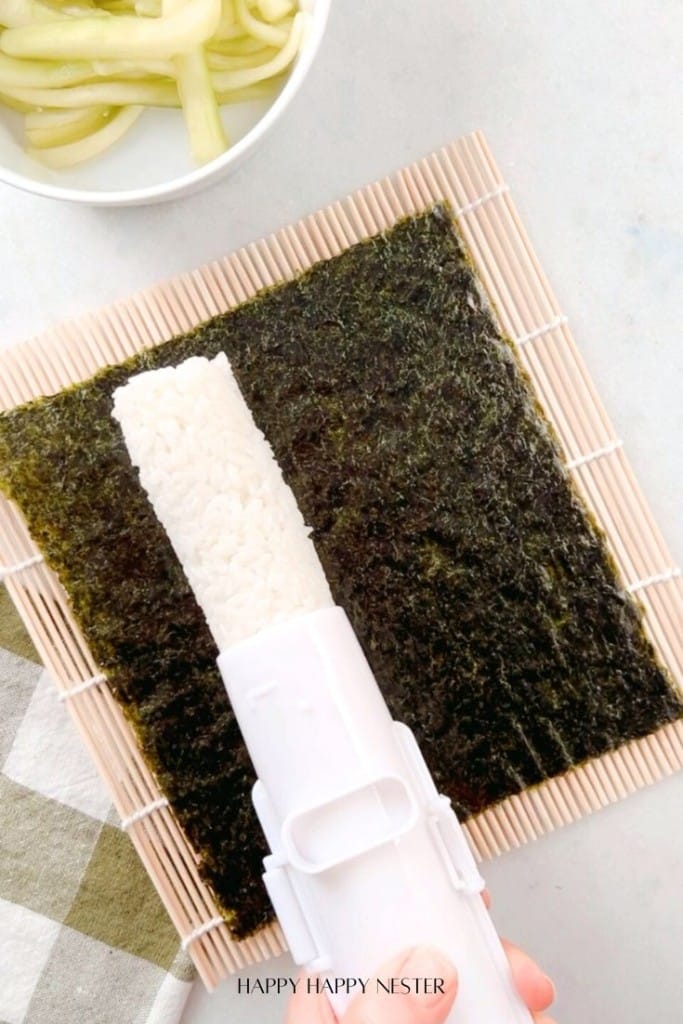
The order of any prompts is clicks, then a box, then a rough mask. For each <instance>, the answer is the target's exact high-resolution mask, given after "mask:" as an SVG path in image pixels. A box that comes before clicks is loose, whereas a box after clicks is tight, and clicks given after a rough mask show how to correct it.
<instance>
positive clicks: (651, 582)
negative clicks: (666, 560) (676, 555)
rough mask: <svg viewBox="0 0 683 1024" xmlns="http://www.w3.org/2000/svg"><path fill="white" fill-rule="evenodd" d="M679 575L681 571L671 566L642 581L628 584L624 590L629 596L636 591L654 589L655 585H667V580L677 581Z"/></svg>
mask: <svg viewBox="0 0 683 1024" xmlns="http://www.w3.org/2000/svg"><path fill="white" fill-rule="evenodd" d="M680 575H681V570H680V569H679V568H678V567H677V566H672V567H671V568H670V569H664V570H663V571H662V572H658V573H655V574H654V576H646V577H645V578H644V579H642V580H636V581H635V583H629V585H628V586H627V587H626V590H627V592H628V593H629V594H635V593H636V592H637V591H638V590H645V588H646V587H654V586H655V585H656V584H657V583H668V582H669V580H675V579H678V577H679V576H680Z"/></svg>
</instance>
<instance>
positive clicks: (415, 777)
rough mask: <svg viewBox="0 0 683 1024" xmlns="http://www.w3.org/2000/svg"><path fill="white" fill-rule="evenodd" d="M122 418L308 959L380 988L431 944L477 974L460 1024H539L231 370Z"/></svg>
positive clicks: (272, 880) (145, 379) (183, 370)
mask: <svg viewBox="0 0 683 1024" xmlns="http://www.w3.org/2000/svg"><path fill="white" fill-rule="evenodd" d="M114 416H115V417H116V418H117V419H118V420H119V422H120V424H121V427H122V429H123V434H124V437H125V440H126V444H127V446H128V449H129V452H130V455H131V458H132V461H133V463H134V464H135V465H136V466H138V468H139V471H140V479H141V482H142V485H143V487H144V488H145V489H146V491H147V493H148V495H149V498H150V500H151V503H152V505H153V507H154V509H155V512H156V514H157V516H158V518H159V520H160V521H161V523H162V524H163V526H164V527H165V529H166V531H167V533H168V535H169V537H170V540H171V543H172V544H173V546H174V548H175V550H176V553H177V554H178V557H179V559H180V562H181V564H182V565H183V568H184V570H185V573H186V575H187V578H188V580H189V582H190V584H191V586H192V587H193V589H194V591H195V594H196V597H197V600H198V602H199V604H200V606H201V607H202V609H203V611H204V613H205V615H206V619H207V622H208V625H209V628H210V629H211V631H212V633H213V635H214V637H215V639H216V642H217V644H218V647H219V650H220V652H221V653H220V656H219V658H218V666H219V669H220V672H221V675H222V677H223V679H224V681H225V686H226V689H227V692H228V696H229V698H230V701H231V703H232V707H233V709H234V712H235V715H236V718H237V721H238V723H239V726H240V729H241V731H242V735H243V737H244V741H245V743H246V746H247V749H248V751H249V754H250V756H251V759H252V762H253V764H254V767H255V769H256V774H257V776H258V780H259V781H258V782H257V783H256V785H255V786H254V791H253V800H254V806H255V808H256V812H257V814H258V817H259V820H260V822H261V825H262V827H263V831H264V833H265V835H266V838H267V840H268V844H269V846H270V850H271V854H270V855H269V856H268V857H266V858H265V861H264V867H265V873H264V876H263V877H264V881H265V884H266V887H267V889H268V893H269V895H270V898H271V901H272V903H273V907H274V908H275V912H276V914H277V916H278V919H279V921H280V924H281V926H282V929H283V931H284V933H285V935H286V937H287V941H288V944H289V947H290V950H291V953H292V956H293V958H294V960H295V961H296V962H297V963H298V964H301V965H302V966H304V967H306V969H307V970H309V971H312V972H316V973H319V974H321V975H323V976H324V977H328V978H330V979H336V978H340V979H346V978H356V977H369V976H370V975H371V974H372V972H373V971H374V970H376V969H377V968H378V967H379V966H380V965H381V964H382V963H383V962H385V961H386V960H387V959H389V958H390V957H392V956H394V955H395V954H397V953H399V952H400V951H401V950H402V949H406V948H409V947H412V946H415V945H419V944H427V945H430V946H433V947H436V948H438V949H441V950H442V951H443V952H444V953H445V954H447V955H448V956H449V957H450V958H451V959H452V960H453V962H454V963H455V965H456V966H457V969H458V975H459V980H460V985H459V993H458V998H457V1000H456V1003H455V1006H454V1008H453V1010H452V1012H451V1015H450V1017H449V1024H530V1021H531V1015H530V1013H529V1011H528V1010H527V1008H526V1007H525V1006H524V1004H523V1003H522V1000H521V998H520V997H519V995H518V993H517V991H516V989H515V987H514V983H513V980H512V975H511V971H510V967H509V964H508V962H507V959H506V956H505V954H504V951H503V949H502V946H501V944H500V940H499V938H498V936H497V934H496V931H495V929H494V927H493V924H492V921H491V919H490V917H489V914H488V912H487V910H486V908H485V906H484V903H483V901H482V899H481V895H480V893H481V891H482V888H483V881H482V878H481V876H480V874H479V872H478V870H477V867H476V864H475V862H474V858H473V856H472V853H471V851H470V848H469V846H468V843H467V839H466V837H465V834H464V832H463V830H462V828H461V826H460V824H459V823H458V820H457V818H456V816H455V814H454V813H453V811H452V809H451V806H450V802H449V800H448V799H447V798H446V797H445V796H442V795H439V793H438V792H437V790H436V787H435V786H434V782H433V781H432V778H431V775H430V773H429V770H428V768H427V766H426V764H425V762H424V760H423V758H422V755H421V753H420V750H419V748H418V745H417V743H416V741H415V739H414V737H413V735H412V733H411V732H410V730H409V729H408V728H407V727H406V726H404V725H401V724H399V723H396V722H394V721H392V719H391V716H390V714H389V711H388V709H387V706H386V704H385V702H384V700H383V698H382V695H381V693H380V690H379V688H378V686H377V683H376V681H375V679H374V676H373V674H372V671H371V669H370V666H369V665H368V662H367V660H366V658H365V656H364V654H363V651H362V649H361V647H360V644H359V643H358V640H357V638H356V636H355V634H354V632H353V629H352V628H351V625H350V623H349V621H348V619H347V617H346V615H345V613H344V611H343V610H342V609H341V608H339V607H335V606H334V604H333V601H332V597H331V595H330V592H329V587H328V585H327V581H326V579H325V576H324V573H323V570H322V567H321V566H320V563H319V561H318V558H317V555H316V553H315V549H314V547H313V544H312V542H311V540H310V538H309V536H308V530H307V529H306V527H305V525H304V522H303V519H302V517H301V513H300V512H299V510H298V508H297V506H296V502H295V501H294V497H293V495H292V493H291V491H290V490H289V488H288V487H287V485H286V484H285V482H284V480H283V478H282V474H281V472H280V469H279V467H278V466H277V463H276V462H275V460H274V458H273V455H272V452H271V450H270V447H269V446H268V443H267V441H266V440H265V438H264V437H263V435H262V434H261V432H260V431H259V430H258V429H257V427H256V426H255V424H254V422H253V419H252V417H251V413H250V412H249V409H248V408H247V406H246V404H245V402H244V399H243V398H242V396H241V394H240V392H239V389H238V387H237V384H236V382H235V380H234V378H233V376H232V373H231V370H230V367H229V364H228V362H227V359H226V358H225V356H218V357H217V358H216V359H214V360H212V361H208V360H206V359H200V358H195V359H190V360H188V361H187V362H186V363H184V364H182V365H181V366H179V367H177V368H165V369H162V370H155V371H149V372H147V373H143V374H140V375H139V376H137V377H134V378H131V380H130V381H129V383H128V384H127V385H125V386H124V387H123V388H120V389H119V390H118V391H117V392H116V394H115V405H114ZM332 987H333V988H334V987H335V986H334V985H333V986H332ZM339 987H340V991H339V992H338V993H337V994H336V995H334V994H333V995H331V996H330V998H331V1001H332V1003H333V1006H334V1009H335V1010H336V1011H337V1012H338V1013H343V1011H344V1009H345V1006H346V1003H347V1001H348V996H347V995H346V994H345V991H344V989H345V986H343V985H341V986H339Z"/></svg>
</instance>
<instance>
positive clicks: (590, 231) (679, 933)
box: [0, 0, 683, 1024]
mask: <svg viewBox="0 0 683 1024" xmlns="http://www.w3.org/2000/svg"><path fill="white" fill-rule="evenodd" d="M681 38H683V6H682V5H681V3H680V0H650V2H645V0H624V2H622V3H621V4H619V5H615V4H598V3H595V2H594V0H593V2H588V0H574V3H572V4H571V5H568V4H555V5H551V4H549V3H547V0H527V2H526V3H520V2H519V0H478V2H477V3H464V2H463V3H458V4H455V3H452V2H449V0H393V2H391V3H388V2H387V0H363V2H361V0H336V3H335V4H333V13H332V17H331V21H330V26H329V30H328V36H327V39H326V41H325V43H324V44H323V48H322V51H321V54H320V57H319V59H318V62H317V65H316V67H315V69H314V71H313V73H312V75H311V78H310V79H309V81H308V82H307V83H306V85H305V86H304V89H303V90H302V93H301V94H300V96H299V97H298V98H297V99H296V101H295V103H294V105H293V107H292V108H291V110H290V111H289V112H288V114H287V115H286V117H285V119H284V120H283V122H282V124H281V125H280V126H279V128H277V129H276V132H275V134H273V136H272V137H271V138H270V139H269V140H268V141H267V143H266V145H265V148H264V149H263V150H262V151H260V154H259V155H257V156H256V157H255V158H254V159H253V160H252V161H251V162H249V163H247V164H246V165H244V166H243V167H242V168H241V169H239V170H238V172H237V173H236V174H235V175H234V176H233V177H232V178H229V179H226V180H224V181H222V182H220V183H218V184H217V185H215V186H214V187H213V188H211V189H209V190H208V191H206V192H203V193H201V194H199V195H196V196H194V197H191V198H189V199H185V200H179V201H177V202H175V203H172V204H168V205H164V206H157V207H149V208H147V209H130V210H91V209H84V208H78V207H70V206H66V205H59V204H57V203H54V202H51V201H49V200H44V199H38V198H34V197H31V196H28V195H24V194H21V193H19V192H15V191H12V190H10V189H8V188H4V187H0V202H1V203H2V218H1V221H0V272H1V280H2V292H1V296H2V297H1V298H0V308H1V309H2V342H1V343H2V344H9V343H11V342H12V341H17V340H20V339H22V338H24V337H27V336H28V335H30V334H33V333H35V332H37V331H39V330H41V329H42V328H43V327H45V326H46V325H48V324H50V323H53V322H56V321H58V320H60V319H63V318H64V317H68V316H72V315H76V314H78V313H80V312H82V311H84V310H86V309H91V308H94V307H96V306H98V305H100V304H102V303H103V302H107V301H109V300H111V299H115V298H117V297H120V296H123V295H125V294H127V293H128V292H130V291H133V290H137V289H139V288H141V287H143V286H144V285H146V284H149V283H151V282H153V281H156V280H158V279H160V278H163V277H166V276H168V275H170V274H173V273H175V272H177V271H181V270H186V269H190V268H192V267H193V266H196V265H197V264H199V263H202V262H205V261H206V260H210V259H212V258H215V257H218V256H220V255H222V254H224V253H226V252H228V251H230V250H231V249H233V248H235V247H236V246H239V245H241V244H244V243H246V242H249V241H251V240H253V239H255V238H257V237H259V236H260V235H262V234H265V233H268V232H270V231H272V230H274V229H275V228H277V227H279V226H282V225H284V224H286V223H289V222H290V221H292V220H294V219H296V218H298V217H299V216H301V215H303V214H305V213H307V212H310V211H312V210H314V209H316V208H318V207H319V206H322V205H324V204H325V203H327V202H329V201H331V200H333V199H336V198H338V197H340V196H342V195H344V194H346V193H347V192H349V191H351V190H352V189H353V188H355V187H357V186H359V185H362V184H365V183H366V182H368V181H371V180H373V179H375V178H377V177H380V176H381V175H383V174H385V173H388V172H390V171H392V170H394V169H396V168H398V167H399V166H401V165H403V164H406V163H409V162H410V161H411V160H413V159H415V158H417V157H419V156H421V155H423V154H424V153H426V152H428V151H429V150H430V149H433V148H436V147H438V146H440V145H442V144H444V143H446V142H448V141H450V140H452V139H453V138H455V137H456V136H458V135H461V134H463V133H466V132H469V131H471V130H472V129H474V128H483V129H484V131H485V132H486V134H487V137H488V140H489V143H490V145H491V147H492V149H493V152H494V155H495V156H496V158H497V160H498V162H499V164H500V165H501V168H502V170H503V173H504V175H505V176H506V178H507V180H508V181H509V183H510V185H511V186H512V189H513V195H514V197H515V199H516V201H517V203H518V206H519V208H520V210H521V213H522V217H523V219H524V221H525V223H526V225H527V227H528V229H529V231H530V234H531V237H532V240H533V241H534V243H535V245H536V247H537V250H538V252H539V255H540V258H541V262H542V264H543V266H544V268H545V270H546V272H547V274H548V276H549V278H550V280H551V283H552V284H553V286H554V288H555V291H556V292H557V294H558V297H559V299H560V303H561V304H562V306H563V308H564V310H565V312H566V313H567V314H568V315H569V317H570V320H571V323H572V326H573V329H574V333H575V336H576V338H577V341H578V343H579V346H580V347H581V349H582V351H583V354H584V356H585V358H586V361H587V363H588V366H589V369H590V371H591V373H592V375H593V377H594V379H595V381H596V384H597V386H598V391H599V392H600V394H601V395H602V397H603V400H604V402H605V404H606V406H607V409H608V411H609V412H610V413H611V415H612V418H613V420H614V422H615V427H616V430H617V433H618V435H619V436H620V437H622V438H623V440H624V442H625V445H626V450H627V452H628V454H629V456H630V459H631V461H632V463H633V465H634V467H635V470H636V473H637V475H638V476H639V479H640V481H641V484H642V485H643V487H644V490H645V492H646V494H647V495H648V498H649V500H650V502H651V505H652V507H653V509H654V511H655V515H656V518H657V519H658V521H659V523H660V525H661V527H662V529H663V531H664V534H665V536H666V537H667V539H668V541H669V543H670V545H671V547H672V550H673V554H674V556H675V558H676V559H677V560H678V561H680V560H681V559H682V558H683V523H681V519H680V516H679V509H680V506H681V496H682V483H681V481H682V479H683V446H682V445H681V442H680V437H681V436H682V435H683V402H682V401H681V387H682V384H683V345H682V344H681V330H680V320H681V309H680V299H681V295H682V294H683V292H682V290H681V284H682V283H683V204H682V203H681V191H680V189H681V181H682V180H683V166H682V164H683V146H682V143H681V133H680V125H681V123H683V94H682V93H681V90H680V87H679V89H678V91H677V90H676V87H675V83H676V81H677V80H678V81H679V82H680V40H681ZM682 799H683V778H681V777H679V778H677V779H674V780H670V781H668V782H665V783H662V784H661V785H659V786H657V787H655V788H654V789H652V790H651V791H648V792H644V793H641V794H639V795H638V796H636V797H634V798H632V799H631V800H629V801H627V802H626V803H625V804H623V805H620V806H618V807H614V808H611V809H609V810H607V811H604V812H602V813H601V814H599V815H597V816H595V817H593V818H592V819H590V820H585V821H583V822H581V823H579V824H578V825H575V826H573V827H571V828H569V829H566V830H564V831H562V832H559V833H556V834H555V835H553V836H550V837H548V838H546V839H544V840H542V841H540V842H538V843H535V844H534V845H532V846H529V847H527V848H525V849H523V850H520V851H517V852H516V853H514V854H511V855H509V856H506V857H503V858H501V859H500V860H498V861H497V862H496V863H494V864H491V865H489V866H488V870H487V878H488V881H489V883H490V887H491V889H492V891H493V893H494V897H495V902H496V906H497V916H498V919H499V921H500V923H501V926H502V929H503V930H504V931H505V932H506V933H507V934H509V935H510V936H511V937H513V938H514V939H516V940H517V941H519V942H521V943H524V944H526V945H527V946H528V947H529V949H530V950H532V951H533V952H534V953H536V954H537V955H538V956H539V958H540V959H541V960H542V961H543V964H544V966H545V967H546V968H547V969H549V970H550V971H551V972H552V973H553V974H554V975H555V977H556V978H557V980H558V983H559V988H560V993H561V995H560V1000H559V1002H558V1007H557V1015H558V1017H560V1018H561V1021H562V1022H563V1024H570V1022H573V1021H575V1022H577V1024H578V1022H581V1024H612V1022H617V1021H618V1022H619V1024H644V1022H645V1021H649V1020H656V1021H658V1022H659V1024H674V1022H676V1021H678V1020H679V1019H680V1009H679V1007H680V1003H681V1001H682V1000H683V972H681V970H680V965H679V950H680V949H681V948H683V900H682V898H681V885H680V872H681V868H682V867H683V830H682V827H681V820H682V815H681V812H680V808H681V801H682ZM269 970H270V968H269ZM287 970H289V968H288V969H287ZM281 1020H282V1010H281V1008H280V1007H279V1006H278V1005H277V1003H276V1000H275V999H269V1000H268V1001H266V1002H264V1001H261V1000H258V999H251V998H245V997H243V996H241V997H238V996H237V995H236V986H235V984H234V983H232V982H228V983H226V984H225V985H224V986H223V987H222V988H221V990H220V991H219V992H218V993H217V994H216V995H214V996H213V997H212V998H211V999H209V998H208V997H207V996H206V995H205V994H204V993H202V992H201V991H200V990H199V989H197V991H196V992H195V993H194V994H193V996H192V997H191V1000H190V1003H189V1005H188V1008H187V1011H186V1014H185V1017H184V1024H218V1022H219V1021H221V1022H228V1021H229V1022H230V1024H255V1022H256V1021H258V1022H259V1024H279V1022H280V1021H281Z"/></svg>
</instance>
